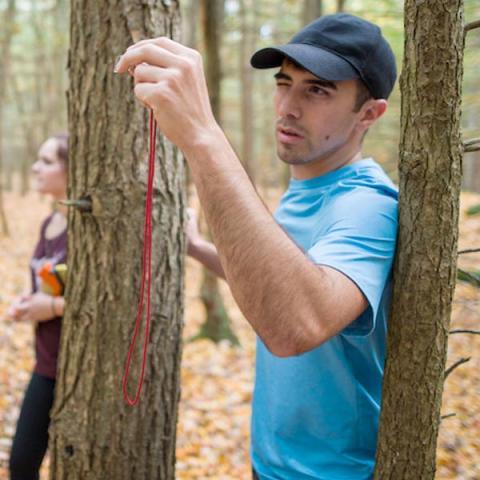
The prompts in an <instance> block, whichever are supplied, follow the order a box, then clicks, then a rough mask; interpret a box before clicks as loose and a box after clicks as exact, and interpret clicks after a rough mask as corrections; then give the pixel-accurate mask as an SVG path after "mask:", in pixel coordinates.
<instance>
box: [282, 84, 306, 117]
mask: <svg viewBox="0 0 480 480" xmlns="http://www.w3.org/2000/svg"><path fill="white" fill-rule="evenodd" d="M277 114H278V116H279V117H280V118H289V117H290V118H295V119H298V118H300V116H301V108H300V101H299V98H298V95H297V94H296V93H295V92H294V90H293V89H290V90H289V91H288V92H283V93H282V94H280V96H279V98H278V103H277Z"/></svg>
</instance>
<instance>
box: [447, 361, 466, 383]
mask: <svg viewBox="0 0 480 480" xmlns="http://www.w3.org/2000/svg"><path fill="white" fill-rule="evenodd" d="M470 358H471V357H466V358H461V359H460V360H457V361H456V362H455V363H454V364H453V365H450V367H448V368H447V369H446V370H445V374H444V376H443V380H444V381H445V380H446V379H447V377H448V376H449V375H450V374H451V373H452V372H453V371H454V370H455V369H456V368H457V367H459V366H460V365H462V364H464V363H467V362H468V361H469V360H470Z"/></svg>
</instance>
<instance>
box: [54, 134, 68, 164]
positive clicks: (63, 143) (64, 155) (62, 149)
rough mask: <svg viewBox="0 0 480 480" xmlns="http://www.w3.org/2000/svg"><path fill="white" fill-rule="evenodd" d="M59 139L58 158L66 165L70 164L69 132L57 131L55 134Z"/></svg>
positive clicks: (55, 137) (57, 139) (56, 138)
mask: <svg viewBox="0 0 480 480" xmlns="http://www.w3.org/2000/svg"><path fill="white" fill-rule="evenodd" d="M52 138H54V139H55V140H56V141H57V155H58V158H59V159H60V160H61V161H62V162H63V163H64V164H65V167H67V166H68V133H57V134H56V135H53V136H52Z"/></svg>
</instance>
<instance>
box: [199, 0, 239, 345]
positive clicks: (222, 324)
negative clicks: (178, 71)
mask: <svg viewBox="0 0 480 480" xmlns="http://www.w3.org/2000/svg"><path fill="white" fill-rule="evenodd" d="M200 7H201V10H200V12H201V20H202V36H203V43H204V48H205V52H206V55H205V65H206V68H205V75H206V77H207V85H208V92H209V95H210V103H211V105H212V111H213V113H214V115H215V117H216V119H217V121H218V122H220V123H221V107H220V105H221V97H220V83H221V79H222V70H221V57H220V38H221V32H222V24H223V11H224V0H202V1H201V3H200ZM200 296H201V299H202V302H203V305H204V306H205V312H206V318H205V321H204V322H203V324H202V326H201V327H200V331H199V332H198V333H197V334H196V335H195V336H194V337H193V338H192V340H198V339H201V338H207V339H209V340H212V341H214V342H219V341H221V340H227V341H229V342H230V343H232V344H233V345H237V344H238V343H239V342H238V339H237V337H236V335H235V333H234V332H233V330H232V328H231V325H230V318H229V317H228V314H227V310H226V308H225V305H224V302H223V298H222V295H221V293H220V289H219V280H218V278H217V276H216V275H215V274H214V273H212V272H210V270H208V268H205V267H204V268H203V279H202V286H201V289H200Z"/></svg>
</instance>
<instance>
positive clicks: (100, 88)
mask: <svg viewBox="0 0 480 480" xmlns="http://www.w3.org/2000/svg"><path fill="white" fill-rule="evenodd" d="M179 25H180V18H179V6H178V2H173V1H172V2H168V4H167V2H149V3H145V2H138V1H134V0H131V1H123V2H118V1H116V0H110V1H105V2H96V1H93V0H72V3H71V47H70V53H69V72H70V89H69V93H68V105H69V127H70V134H71V136H70V146H71V160H70V165H69V196H70V198H73V199H78V198H80V197H82V196H86V197H90V199H91V202H92V211H91V213H81V212H79V211H73V212H71V214H70V215H69V243H68V250H69V256H68V267H69V274H68V279H67V291H66V303H67V311H66V314H65V316H64V320H63V327H62V341H61V351H60V357H59V371H58V378H57V385H56V399H55V404H54V408H53V410H52V412H51V417H52V424H51V429H50V453H51V476H50V478H51V479H52V480H53V479H55V480H67V479H68V480H100V479H101V480H104V479H115V480H133V479H135V480H168V479H173V478H174V462H175V436H176V422H177V408H178V399H179V381H180V375H179V373H180V372H179V367H180V356H181V330H182V323H183V322H182V315H183V268H184V213H183V212H184V207H185V200H184V192H183V181H184V166H183V162H182V161H181V155H179V152H178V151H177V149H176V148H174V147H172V145H171V144H169V143H168V142H167V141H166V140H165V139H164V138H163V137H162V138H160V139H159V140H158V141H157V149H158V151H159V153H160V157H161V158H160V159H159V161H158V160H157V162H156V166H157V177H156V180H155V188H154V208H153V210H154V211H153V245H154V247H153V252H152V323H151V334H150V345H149V350H148V357H147V365H146V374H145V384H144V386H143V390H142V394H141V398H140V403H139V404H138V405H137V406H136V407H133V408H132V407H129V406H127V405H126V403H125V402H124V400H123V398H122V374H123V371H124V368H125V360H126V355H127V350H128V346H129V342H130V338H131V334H132V330H133V325H134V319H135V312H136V306H137V301H138V292H139V288H140V272H141V257H142V255H141V252H142V244H143V212H144V199H145V192H146V174H147V171H146V170H147V165H146V158H147V145H148V121H147V115H148V112H147V111H146V110H145V109H144V108H143V107H141V106H140V105H139V104H138V103H136V102H135V101H134V96H133V91H132V80H131V78H130V77H129V76H128V75H125V76H117V75H115V74H114V73H113V67H114V63H115V59H116V57H117V56H118V55H119V54H121V53H123V52H124V51H125V49H126V47H127V46H128V45H130V44H131V43H132V42H134V41H137V40H140V39H142V38H145V37H154V36H159V35H167V36H170V37H173V38H175V39H178V38H179V33H180V32H179V30H180V28H179ZM142 331H143V328H142ZM142 344H143V335H142V333H141V334H140V335H139V338H138V343H137V349H136V355H134V362H133V366H132V369H131V376H130V382H129V391H130V395H131V396H132V397H133V392H134V391H135V388H136V384H137V380H138V378H139V370H140V365H141V350H142Z"/></svg>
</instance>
